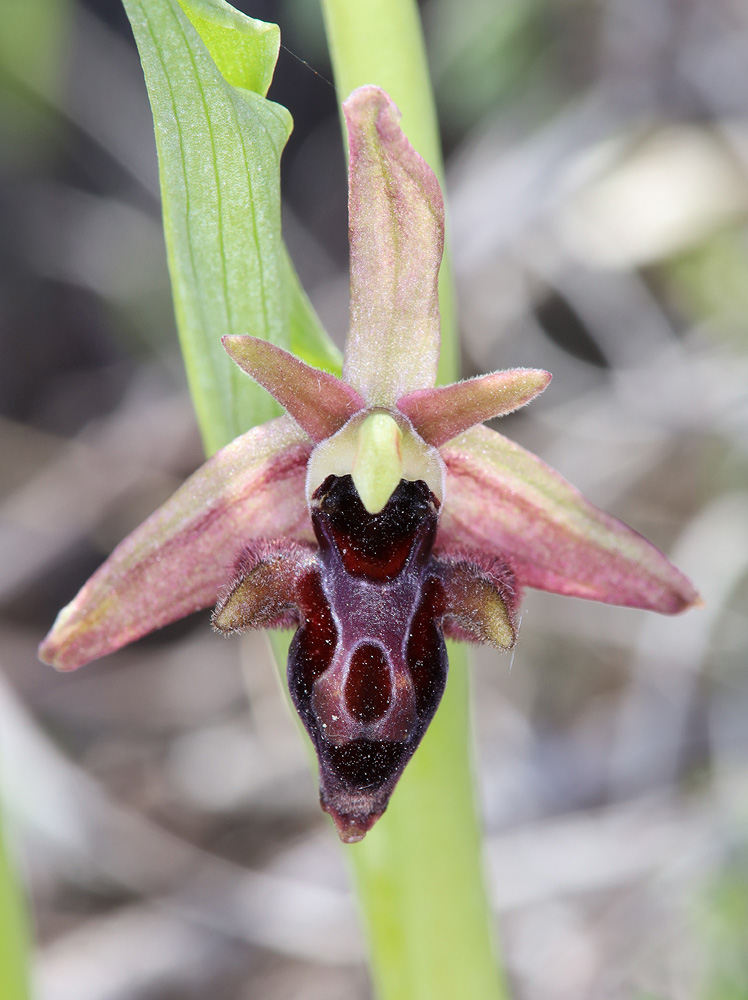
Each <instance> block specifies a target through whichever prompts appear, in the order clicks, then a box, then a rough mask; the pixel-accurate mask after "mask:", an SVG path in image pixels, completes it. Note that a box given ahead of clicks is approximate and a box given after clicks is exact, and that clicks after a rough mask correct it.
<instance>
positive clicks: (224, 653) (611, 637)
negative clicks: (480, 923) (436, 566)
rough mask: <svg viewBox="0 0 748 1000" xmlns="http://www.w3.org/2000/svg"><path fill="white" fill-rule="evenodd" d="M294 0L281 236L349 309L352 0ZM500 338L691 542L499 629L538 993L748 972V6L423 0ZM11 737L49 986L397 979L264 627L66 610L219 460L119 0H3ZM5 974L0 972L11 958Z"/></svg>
mask: <svg viewBox="0 0 748 1000" xmlns="http://www.w3.org/2000/svg"><path fill="white" fill-rule="evenodd" d="M237 6H239V7H240V8H241V9H243V10H245V11H246V12H247V13H250V14H252V15H254V16H256V17H260V18H264V19H268V20H276V21H278V22H280V24H281V27H282V32H283V42H284V45H285V46H286V47H287V48H285V49H284V50H283V51H282V52H281V56H280V60H279V65H278V70H277V74H276V80H275V82H274V84H273V88H272V90H271V94H270V96H271V97H273V98H274V99H276V100H278V101H280V102H281V103H283V104H285V105H286V106H287V107H288V108H289V109H290V110H291V112H292V114H293V117H294V120H295V131H294V134H293V136H292V139H291V141H290V143H289V147H288V149H287V152H286V154H285V156H284V162H283V171H284V185H285V188H284V190H285V209H284V212H285V214H284V228H285V235H286V239H287V241H288V244H289V246H290V249H291V251H292V255H293V257H294V259H295V261H296V264H297V268H298V270H299V272H300V275H301V277H302V279H303V281H304V283H305V286H306V288H307V289H308V291H309V292H310V294H311V297H312V299H313V301H314V303H315V305H316V306H317V309H318V311H319V313H320V315H321V317H322V319H323V320H324V322H325V324H326V325H327V327H328V329H329V330H330V332H331V334H332V335H333V336H334V337H335V339H336V340H337V341H338V343H342V339H343V337H344V334H345V327H346V315H347V275H346V265H347V260H346V255H347V246H346V191H345V169H344V161H343V152H342V144H341V139H340V134H339V126H338V120H337V114H336V109H335V95H334V91H333V89H332V87H331V86H330V85H329V83H328V81H329V80H330V79H331V71H330V66H329V61H328V58H327V55H326V51H325V43H324V36H323V32H322V26H321V22H320V16H319V12H318V7H317V3H316V0H284V2H270V0H266V2H261V0H245V2H243V3H238V4H237ZM422 12H423V18H424V23H425V28H426V33H427V39H428V46H429V55H430V61H431V67H432V71H433V78H434V82H435V86H436V93H437V99H438V105H439V112H440V118H441V124H442V129H443V140H444V146H445V151H446V155H447V164H448V183H447V194H448V200H449V228H448V237H449V239H450V240H451V244H452V250H453V259H454V265H455V269H456V276H457V283H458V293H459V303H460V317H461V331H462V338H463V340H462V343H463V370H464V374H465V375H472V374H475V373H478V372H482V371H486V370H490V369H493V368H497V367H513V366H538V367H543V368H547V369H549V370H550V371H552V372H553V373H554V381H553V383H552V385H551V387H550V389H549V390H548V391H547V392H546V393H545V395H544V396H543V397H542V398H541V399H540V400H538V401H537V402H536V403H534V404H533V405H532V406H531V407H530V408H528V409H527V410H523V411H522V412H521V413H520V414H518V415H516V416H512V417H509V418H505V419H504V420H503V421H502V422H501V427H500V429H501V431H502V432H503V433H506V434H507V435H508V436H510V437H514V438H516V439H517V440H518V441H520V442H521V443H522V444H524V445H525V446H527V447H529V448H531V449H532V450H533V451H536V452H537V453H538V454H540V455H541V456H542V457H543V458H544V459H545V460H546V461H548V462H549V463H550V464H551V465H553V466H555V467H556V468H558V469H559V470H561V472H563V474H564V475H565V476H567V478H569V479H570V480H571V481H572V482H574V483H575V484H576V485H577V486H579V487H580V488H581V489H582V490H583V491H584V492H585V493H586V494H587V495H588V496H589V497H590V498H591V499H592V500H593V501H595V502H596V503H597V504H599V505H600V506H603V507H605V508H606V509H608V510H610V511H612V512H613V513H615V514H616V515H617V516H619V517H621V518H623V519H624V520H626V521H627V522H629V523H630V524H632V525H633V526H635V527H636V528H637V529H638V530H640V531H641V532H643V533H644V534H646V535H647V536H648V537H650V538H651V539H652V540H653V541H655V542H656V543H657V544H658V545H659V546H660V547H662V548H664V549H665V550H666V551H667V552H668V553H669V554H670V555H671V556H672V558H673V559H674V561H675V562H676V563H677V564H678V565H679V566H680V567H681V568H682V569H683V570H684V571H686V572H687V573H688V574H689V575H690V576H691V577H692V579H693V580H694V582H695V583H696V585H697V586H698V588H699V589H700V590H701V592H702V594H703V596H704V598H705V601H706V606H705V608H704V609H702V610H697V611H693V612H691V613H689V614H688V615H686V616H683V617H680V618H676V619H661V618H658V617H657V616H654V615H649V614H646V613H643V612H635V611H630V610H622V609H616V608H610V607H606V606H602V605H596V604H589V603H585V602H583V601H578V600H573V599H562V598H558V597H553V596H549V595H546V594H540V593H530V594H529V595H528V597H527V601H526V606H525V611H524V614H523V619H522V635H521V640H520V642H519V644H518V646H517V649H516V652H515V654H514V655H513V656H512V657H508V656H504V657H501V656H497V655H495V654H494V653H493V652H489V651H486V650H478V651H477V652H476V655H475V665H474V674H473V676H474V688H475V694H476V697H475V702H474V704H475V710H474V714H475V739H476V746H477V755H478V768H479V787H480V794H481V805H482V810H483V814H484V819H485V828H486V834H487V840H486V848H487V853H486V868H487V876H488V880H489V885H490V894H491V900H492V904H493V908H494V915H495V920H496V925H497V928H499V929H500V932H501V937H502V942H503V950H504V960H505V964H506V968H507V971H508V975H509V977H510V980H511V983H512V986H513V990H514V997H515V998H517V1000H590V998H606V1000H607V998H615V1000H624V998H625V1000H628V998H632V1000H741V998H748V663H747V662H746V661H747V660H748V614H747V613H748V601H747V598H748V228H747V223H748V4H746V2H745V0H607V2H604V0H459V2H457V0H427V2H425V3H423V4H422ZM2 19H3V21H4V22H5V25H4V27H3V28H2V30H0V173H1V175H0V219H1V223H0V225H1V228H2V236H1V237H0V344H1V348H0V350H1V351H2V363H1V364H0V463H1V465H2V499H1V500H0V625H1V634H0V744H1V747H2V764H3V767H2V773H3V786H2V789H3V802H4V809H5V812H6V813H7V814H8V818H9V819H10V820H12V827H13V832H14V834H15V836H14V844H13V846H14V848H15V849H16V850H17V853H18V856H19V858H20V859H21V861H22V870H23V873H24V876H25V880H26V884H27V887H28V891H29V895H30V900H31V907H32V911H33V920H34V927H35V929H34V936H35V942H36V943H35V952H34V967H35V974H36V978H37V984H38V996H39V998H40V1000H182V998H184V1000H192V998H198V997H203V996H208V995H209V996H210V997H211V998H213V1000H260V998H263V1000H264V998H270V997H272V998H273V1000H297V998H298V1000H301V998H303V1000H318V998H319V1000H323V998H324V1000H367V998H369V997H370V989H369V985H368V981H367V976H366V972H365V967H364V964H363V959H362V943H361V938H360V934H359V932H358V930H357V926H356V923H355V916H354V915H355V904H354V901H353V899H352V897H351V895H350V893H349V889H348V882H347V876H346V869H345V858H344V851H343V850H342V849H341V847H340V846H339V845H338V844H337V842H336V839H335V837H334V835H333V833H332V829H331V827H330V825H329V823H328V821H327V819H326V818H325V817H324V816H323V815H322V813H321V812H320V810H319V807H318V804H317V792H316V782H315V781H314V779H313V778H312V776H311V775H310V772H309V768H308V764H307V757H306V753H305V749H304V746H303V743H302V739H301V737H300V735H299V732H298V730H297V726H296V724H295V723H294V721H293V720H292V719H291V718H290V716H289V714H288V711H287V709H286V704H285V702H284V699H283V697H282V694H281V692H280V688H279V685H278V682H277V678H276V674H275V671H274V667H273V666H272V663H271V660H270V656H269V652H268V647H267V644H266V640H265V638H264V637H263V636H259V635H258V636H251V637H249V638H248V639H247V641H246V643H244V644H243V645H242V643H239V642H237V641H223V640H221V639H219V638H217V637H216V636H214V635H213V634H212V633H211V630H210V627H209V624H208V615H207V614H203V615H198V616H196V617H195V618H193V619H189V620H187V621H184V622H181V623H179V624H178V625H176V626H173V627H170V628H168V629H165V630H164V631H163V632H161V633H159V634H157V635H154V636H152V637H150V638H148V639H146V640H144V641H142V642H140V643H138V644H137V645H135V646H133V647H131V648H129V649H126V650H123V651H122V652H120V653H118V654H116V655H114V656H112V657H110V658H109V659H107V660H106V661H104V662H101V663H96V664H93V665H91V666H89V667H86V668H85V669H83V670H81V671H80V672H78V673H76V674H73V675H68V676H60V675H56V674H55V673H54V672H53V671H52V670H51V669H50V668H48V667H45V666H43V665H42V664H40V663H39V662H38V661H37V660H36V655H35V650H36V645H37V643H38V642H39V640H40V639H41V638H42V636H43V635H44V633H45V632H46V631H47V629H48V628H49V626H50V625H51V623H52V620H53V618H54V615H55V614H56V612H57V611H58V610H59V608H60V607H61V606H62V605H63V604H65V603H66V602H67V601H68V600H70V599H71V597H72V596H73V595H74V593H75V592H76V590H77V589H78V587H79V586H80V585H81V584H82V583H83V582H84V581H85V579H86V578H87V577H88V575H89V574H90V573H91V572H92V571H93V570H94V569H95V568H96V567H97V565H98V564H99V563H100V562H101V560H102V559H103V558H104V557H105V556H106V554H107V553H108V552H109V551H110V550H111V548H112V547H113V546H114V545H115V544H116V543H117V542H118V541H119V540H120V539H121V538H122V537H123V535H124V534H125V533H126V532H127V531H128V530H129V529H130V528H132V527H134V526H135V525H136V524H137V523H139V521H140V520H142V518H143V517H144V516H146V515H147V514H148V513H150V512H151V511H152V509H153V508H154V507H155V506H156V505H157V504H158V503H159V502H160V501H161V500H163V499H165V498H166V497H167V496H168V495H169V494H170V493H171V492H172V491H173V489H174V488H175V487H176V486H177V485H178V483H179V482H180V481H181V480H182V479H183V478H184V477H185V476H186V475H187V474H189V473H190V472H191V471H192V470H193V469H194V468H196V467H197V465H199V464H200V462H201V449H200V442H199V438H198V433H197V430H196V425H195V422H194V418H193V416H192V413H191V410H190V404H189V400H188V397H187V394H186V390H185V382H184V376H183V371H182V366H181V360H180V357H179V354H178V349H177V345H176V336H175V329H174V320H173V316H172V312H171V302H170V295H169V286H168V276H167V272H166V265H165V257H164V247H163V239H162V234H161V228H160V210H159V200H158V181H157V172H156V163H155V149H154V142H153V133H152V126H151V121H150V114H149V108H148V102H147V97H146V92H145V87H144V84H143V79H142V74H141V71H140V66H139V62H138V59H137V55H136V52H135V49H134V45H133V42H132V38H131V35H130V31H129V28H128V25H127V21H126V18H125V16H124V14H123V12H122V9H121V7H120V6H119V4H118V3H117V2H115V0H86V2H83V0H4V4H3V9H2ZM1 992H2V991H1V990H0V993H1Z"/></svg>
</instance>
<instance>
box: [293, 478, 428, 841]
mask: <svg viewBox="0 0 748 1000" xmlns="http://www.w3.org/2000/svg"><path fill="white" fill-rule="evenodd" d="M311 513H312V523H313V525H314V531H315V534H316V536H317V540H318V542H319V546H320V551H319V564H318V569H317V570H315V571H313V573H311V574H309V575H308V577H306V578H305V579H304V581H303V584H302V586H301V587H300V588H299V595H298V606H299V613H300V619H301V624H300V627H299V630H298V631H297V633H296V635H295V637H294V640H293V642H292V644H291V649H290V652H289V659H288V681H289V686H290V690H291V695H292V697H293V700H294V703H295V705H296V708H297V709H298V712H299V715H300V716H301V718H302V720H303V722H304V725H305V726H306V729H307V731H308V733H309V735H310V737H311V739H312V742H313V743H314V746H315V749H316V751H317V756H318V758H319V765H320V791H321V798H322V805H323V807H324V808H325V809H326V810H327V811H328V812H329V813H330V814H331V816H332V817H333V819H334V820H335V823H336V826H337V828H338V832H339V833H340V835H341V837H342V838H343V839H344V840H358V839H360V838H361V837H362V836H363V835H364V833H365V832H366V831H367V830H368V829H369V828H370V827H371V826H372V824H373V823H374V822H375V820H376V819H377V818H378V817H379V816H380V815H381V814H382V812H383V811H384V809H385V807H386V805H387V801H388V799H389V797H390V795H391V793H392V790H393V788H394V786H395V784H396V782H397V780H398V778H399V777H400V774H401V773H402V771H403V768H404V767H405V765H406V763H407V762H408V760H409V759H410V757H411V756H412V754H413V752H414V751H415V749H416V747H417V746H418V744H419V742H420V740H421V737H422V736H423V734H424V732H425V731H426V727H427V726H428V724H429V722H430V721H431V718H432V717H433V714H434V712H435V711H436V708H437V705H438V704H439V700H440V698H441V696H442V692H443V690H444V684H445V681H446V676H447V654H446V648H445V645H444V638H443V635H442V631H441V627H440V621H441V617H442V615H443V607H442V605H443V599H442V591H443V588H442V584H441V582H440V580H439V578H438V575H437V573H436V572H435V570H434V561H433V559H432V557H431V551H432V548H433V544H434V538H435V536H436V527H437V521H438V502H437V501H436V499H435V498H434V496H433V495H432V494H431V492H430V491H429V489H428V487H427V486H426V484H425V483H423V482H421V481H419V482H409V481H406V480H403V481H402V482H401V483H400V485H399V486H398V487H397V489H396V490H395V492H394V493H393V495H392V497H391V498H390V500H389V502H388V503H387V505H386V506H385V507H384V509H383V510H382V511H380V512H379V513H378V514H370V513H369V512H368V511H367V510H366V509H365V507H364V506H363V504H362V503H361V501H360V499H359V496H358V493H357V492H356V488H355V487H354V485H353V480H352V479H351V477H350V476H343V477H334V476H329V477H328V478H327V479H326V480H325V482H324V483H323V484H322V486H320V487H319V489H318V490H317V491H316V493H315V494H314V497H313V500H312V508H311Z"/></svg>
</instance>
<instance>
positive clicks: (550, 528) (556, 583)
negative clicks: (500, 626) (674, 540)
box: [437, 427, 699, 614]
mask: <svg viewBox="0 0 748 1000" xmlns="http://www.w3.org/2000/svg"><path fill="white" fill-rule="evenodd" d="M441 454H442V457H443V458H444V461H445V463H446V466H447V492H446V502H445V505H444V508H443V511H442V520H441V524H440V527H439V534H438V536H437V547H438V548H439V549H440V550H442V551H445V550H446V551H451V550H456V551H460V550H461V549H463V548H465V547H469V548H474V549H478V550H481V551H483V552H484V553H485V554H487V555H488V554H495V555H497V556H499V557H503V558H505V559H506V560H507V561H508V562H509V563H510V565H511V566H512V567H513V569H514V571H515V573H516V576H517V581H518V583H520V584H521V585H523V584H524V585H527V586H530V587H537V588H539V589H540V590H550V591H553V592H555V593H557V594H567V595H570V596H573V597H586V598H590V599H591V600H596V601H604V602H606V603H608V604H623V605H627V606H629V607H634V608H648V609H650V610H652V611H660V612H663V613H665V614H675V613H676V612H678V611H683V610H684V609H685V608H688V607H690V606H692V605H695V604H698V603H699V596H698V594H697V593H696V591H695V590H694V588H693V586H692V585H691V583H690V582H689V581H688V580H687V579H686V577H685V576H684V575H683V574H682V573H681V572H680V571H679V570H677V569H676V568H675V566H673V564H672V563H671V562H670V561H669V560H668V559H667V558H666V557H665V556H664V555H663V554H662V553H661V552H660V551H659V550H658V549H656V548H655V546H654V545H652V544H651V543H650V542H648V541H647V540H646V539H645V538H643V537H642V536H641V535H639V534H638V533H637V532H636V531H633V530H632V529H631V528H629V527H627V526H626V525H625V524H623V523H622V522H621V521H618V520H616V519H615V518H614V517H611V516H610V515H609V514H606V513H604V512H603V511H601V510H598V508H597V507H594V506H593V505H592V504H591V503H588V501H587V500H585V499H584V497H583V496H582V495H581V493H579V492H578V491H577V490H575V489H574V487H573V486H571V485H570V484H569V483H567V482H566V480H565V479H563V478H562V477H561V476H560V475H559V474H558V473H557V472H555V471H554V470H553V469H551V468H550V467H549V466H547V465H546V464H545V463H544V462H541V460H540V459H539V458H537V457H536V456H535V455H532V454H531V453H530V452H528V451H525V450H524V448H520V447H519V445H517V444H514V442H512V441H508V440H507V439H506V438H505V437H502V436H501V435H500V434H497V433H496V432H495V431H491V430H489V429H488V428H486V427H474V428H473V429H472V430H470V431H467V433H465V434H463V435H462V436H461V437H459V438H456V439H455V440H454V441H452V442H450V443H449V444H448V445H447V446H446V447H444V448H443V449H442V451H441Z"/></svg>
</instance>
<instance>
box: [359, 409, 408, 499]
mask: <svg viewBox="0 0 748 1000" xmlns="http://www.w3.org/2000/svg"><path fill="white" fill-rule="evenodd" d="M402 438H403V435H402V431H401V430H400V428H399V427H398V426H397V423H396V422H395V421H394V420H393V418H392V417H391V416H390V415H389V414H388V413H372V414H370V415H369V416H368V417H367V418H366V419H365V420H364V422H363V423H362V424H361V426H360V427H359V429H358V446H357V448H356V456H355V458H354V459H353V468H352V469H351V475H352V476H353V483H354V485H355V487H356V489H357V491H358V495H359V496H360V497H361V503H362V504H363V505H364V507H366V509H367V510H368V512H369V513H370V514H378V513H379V511H380V510H382V508H383V507H384V506H385V504H386V503H387V501H388V500H389V498H390V497H391V496H392V494H393V493H394V492H395V490H396V489H397V485H398V483H399V482H400V480H401V479H402V478H403V454H402Z"/></svg>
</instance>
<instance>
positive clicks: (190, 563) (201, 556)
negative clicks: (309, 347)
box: [39, 417, 313, 670]
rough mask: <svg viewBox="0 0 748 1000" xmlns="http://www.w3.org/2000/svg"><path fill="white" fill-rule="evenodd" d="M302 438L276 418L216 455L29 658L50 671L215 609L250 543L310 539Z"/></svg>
mask: <svg viewBox="0 0 748 1000" xmlns="http://www.w3.org/2000/svg"><path fill="white" fill-rule="evenodd" d="M311 447H312V446H311V444H310V443H309V440H308V438H307V437H306V435H305V434H303V432H302V431H300V430H299V429H298V427H296V425H295V424H294V423H293V422H292V421H291V420H290V419H289V418H288V417H279V418H278V419H277V420H271V421H270V422H269V423H267V424H263V425H262V426H260V427H254V428H253V429H252V430H251V431H249V432H248V433H247V434H243V435H242V436H241V437H239V438H237V439H236V440H235V441H232V442H231V444H229V445H227V446H226V447H225V448H222V449H221V451H219V452H217V453H216V454H215V455H214V456H213V457H212V458H211V459H209V460H208V461H207V462H206V463H205V465H203V466H201V467H200V468H199V469H198V470H197V472H196V473H195V474H194V475H193V476H191V477H190V478H189V479H188V480H187V482H186V483H185V484H184V485H183V486H182V487H181V488H180V489H178V490H177V492H176V493H175V494H174V495H173V496H172V497H171V498H170V499H169V500H167V501H166V503H165V504H163V506H162V507H160V508H159V509H158V510H157V511H156V512H155V513H154V514H153V515H151V517H149V518H148V520H147V521H144V522H143V524H141V525H140V526H139V527H138V528H136V529H135V530H134V531H133V532H132V534H130V535H128V537H127V538H126V539H125V540H124V541H123V542H121V544H120V545H118V546H117V548H116V549H115V550H114V552H113V553H112V554H111V556H110V557H109V558H108V559H107V561H106V562H105V563H104V564H103V565H102V566H101V567H100V568H99V569H98V570H97V572H96V573H94V575H93V576H92V577H91V579H90V580H89V581H88V583H86V584H85V585H84V587H83V588H82V590H81V591H80V593H79V594H78V596H77V597H76V598H75V599H74V600H73V601H72V602H71V603H70V604H69V605H68V606H67V607H66V608H63V610H62V611H61V612H60V614H59V615H58V616H57V621H56V622H55V624H54V626H53V628H52V630H51V632H50V633H49V635H48V636H47V638H46V639H45V640H44V642H43V643H42V645H41V647H40V649H39V656H40V658H41V659H43V660H44V661H45V662H47V663H51V664H52V665H53V666H55V667H57V668H58V669H60V670H74V669H75V668H76V667H80V666H82V665H83V664H84V663H88V662H89V661H90V660H95V659H97V657H100V656H104V655H105V654H107V653H111V652H113V651H114V650H115V649H119V648H120V647H121V646H124V645H125V644H126V643H128V642H132V641H133V640H134V639H138V638H140V636H142V635H145V634H146V633H148V632H152V631H153V630H154V629H157V628H161V626H162V625H166V624H168V623H169V622H173V621H176V619H178V618H182V617H183V616H184V615H187V614H190V612H192V611H198V610H199V609H201V608H206V607H208V606H209V605H211V604H213V603H215V601H216V598H217V596H218V593H219V591H221V589H222V588H223V587H224V586H225V585H226V584H227V582H228V581H229V580H230V579H231V577H232V574H233V570H234V564H235V563H236V561H237V559H238V558H239V556H240V555H241V552H242V550H243V548H244V547H245V546H246V544H247V542H248V541H249V540H250V539H251V538H256V537H261V536H266V537H267V536H271V537H272V536H278V535H284V536H286V537H288V538H292V539H298V540H300V541H305V540H309V539H311V538H312V537H313V536H312V532H311V525H310V522H309V516H308V514H307V511H306V506H305V502H304V479H305V475H306V464H307V460H308V458H309V453H310V451H311Z"/></svg>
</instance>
